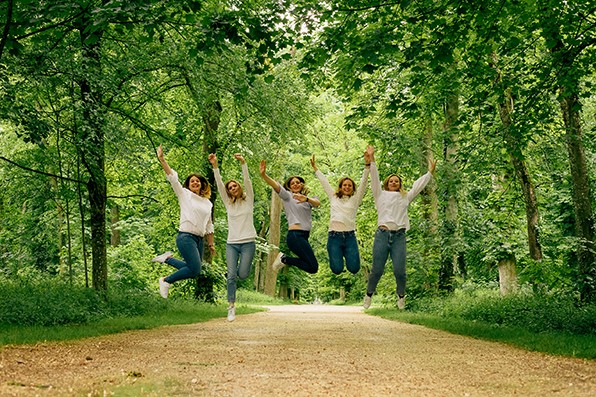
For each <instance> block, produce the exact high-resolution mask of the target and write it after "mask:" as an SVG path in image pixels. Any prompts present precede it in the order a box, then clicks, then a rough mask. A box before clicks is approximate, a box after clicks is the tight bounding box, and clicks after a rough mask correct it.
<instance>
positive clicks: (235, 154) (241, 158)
mask: <svg viewBox="0 0 596 397" xmlns="http://www.w3.org/2000/svg"><path fill="white" fill-rule="evenodd" d="M234 158H235V159H236V160H238V161H240V164H244V163H246V160H244V157H242V155H241V154H240V153H234Z"/></svg>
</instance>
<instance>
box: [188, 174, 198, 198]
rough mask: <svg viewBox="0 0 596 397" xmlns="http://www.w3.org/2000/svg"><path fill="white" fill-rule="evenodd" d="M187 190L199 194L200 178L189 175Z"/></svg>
mask: <svg viewBox="0 0 596 397" xmlns="http://www.w3.org/2000/svg"><path fill="white" fill-rule="evenodd" d="M188 190H190V191H191V192H193V193H194V194H199V193H200V191H201V180H200V179H199V178H198V177H196V176H194V175H193V176H191V177H190V180H189V181H188Z"/></svg>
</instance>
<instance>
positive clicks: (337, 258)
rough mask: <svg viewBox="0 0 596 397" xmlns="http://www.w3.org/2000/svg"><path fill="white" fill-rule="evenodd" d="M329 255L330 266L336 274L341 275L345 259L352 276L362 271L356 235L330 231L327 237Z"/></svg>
mask: <svg viewBox="0 0 596 397" xmlns="http://www.w3.org/2000/svg"><path fill="white" fill-rule="evenodd" d="M327 253H329V266H330V267H331V271H332V272H333V273H335V274H340V273H341V272H343V270H344V258H345V260H346V268H347V269H348V271H349V272H350V273H352V274H356V273H358V270H360V252H359V251H358V241H356V233H355V232H354V231H350V232H334V231H330V232H329V234H328V236H327Z"/></svg>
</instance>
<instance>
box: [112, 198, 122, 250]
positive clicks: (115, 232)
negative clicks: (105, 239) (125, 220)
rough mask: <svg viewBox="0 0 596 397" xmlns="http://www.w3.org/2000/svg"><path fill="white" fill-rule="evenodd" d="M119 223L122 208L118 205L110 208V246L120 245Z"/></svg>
mask: <svg viewBox="0 0 596 397" xmlns="http://www.w3.org/2000/svg"><path fill="white" fill-rule="evenodd" d="M118 222H120V207H119V206H118V205H117V204H114V205H112V207H111V208H110V232H111V236H110V245H111V246H112V247H117V246H119V245H120V240H121V238H120V230H119V229H118Z"/></svg>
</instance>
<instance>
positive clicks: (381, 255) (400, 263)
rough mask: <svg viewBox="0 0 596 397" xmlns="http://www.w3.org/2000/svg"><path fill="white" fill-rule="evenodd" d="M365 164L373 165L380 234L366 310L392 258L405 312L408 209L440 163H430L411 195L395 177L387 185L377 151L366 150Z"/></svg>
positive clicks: (371, 180)
mask: <svg viewBox="0 0 596 397" xmlns="http://www.w3.org/2000/svg"><path fill="white" fill-rule="evenodd" d="M364 158H365V162H366V163H368V164H370V187H371V190H372V193H373V197H374V199H375V205H376V207H377V213H378V216H377V231H376V232H375V239H374V242H373V263H372V270H371V272H370V275H369V276H368V283H367V286H366V295H365V296H364V304H363V306H364V308H365V309H368V308H369V307H370V304H371V300H372V296H373V294H374V293H375V291H376V289H377V284H378V283H379V280H380V279H381V276H382V275H383V272H384V270H385V263H386V262H387V258H388V257H389V255H391V261H392V263H393V275H394V276H395V283H396V292H397V307H398V308H399V309H400V310H401V309H404V308H405V305H406V298H405V295H406V292H405V291H406V232H407V231H408V229H409V228H410V220H409V218H408V207H409V206H410V203H411V202H412V201H413V200H414V199H415V198H416V196H418V194H420V192H422V190H423V189H424V188H425V187H426V185H427V184H428V182H430V180H431V179H432V177H433V173H434V172H435V168H436V166H437V161H436V160H435V161H430V162H429V164H428V172H427V173H426V174H424V175H422V176H421V177H420V178H419V179H418V180H417V181H416V182H414V185H413V186H412V189H411V190H410V191H406V190H405V189H404V187H403V183H402V180H401V178H400V177H399V175H396V174H391V175H389V176H388V177H387V178H385V181H384V182H383V189H381V181H380V179H379V171H378V170H377V165H376V163H375V149H374V148H373V147H372V146H368V147H367V148H366V153H365V154H364Z"/></svg>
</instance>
